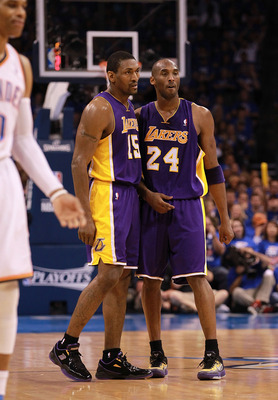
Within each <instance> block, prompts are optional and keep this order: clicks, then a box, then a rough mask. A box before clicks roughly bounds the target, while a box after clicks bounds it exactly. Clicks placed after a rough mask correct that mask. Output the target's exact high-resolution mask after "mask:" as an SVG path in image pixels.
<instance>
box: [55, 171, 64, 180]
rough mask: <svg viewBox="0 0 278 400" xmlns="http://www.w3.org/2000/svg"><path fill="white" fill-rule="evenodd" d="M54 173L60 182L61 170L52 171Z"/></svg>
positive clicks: (61, 177) (61, 178)
mask: <svg viewBox="0 0 278 400" xmlns="http://www.w3.org/2000/svg"><path fill="white" fill-rule="evenodd" d="M54 175H55V176H56V178H57V179H58V181H59V182H60V183H63V172H61V171H54Z"/></svg>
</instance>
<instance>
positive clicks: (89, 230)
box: [78, 215, 96, 247]
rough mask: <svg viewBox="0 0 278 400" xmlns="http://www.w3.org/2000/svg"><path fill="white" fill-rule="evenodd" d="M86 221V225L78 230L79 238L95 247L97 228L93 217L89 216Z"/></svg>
mask: <svg viewBox="0 0 278 400" xmlns="http://www.w3.org/2000/svg"><path fill="white" fill-rule="evenodd" d="M86 219H87V222H86V225H85V226H83V227H80V228H79V230H78V237H79V239H80V240H81V241H82V242H83V243H85V244H88V245H90V246H92V247H93V245H94V241H95V236H96V226H95V223H94V221H93V219H92V216H91V215H88V216H87V218H86Z"/></svg>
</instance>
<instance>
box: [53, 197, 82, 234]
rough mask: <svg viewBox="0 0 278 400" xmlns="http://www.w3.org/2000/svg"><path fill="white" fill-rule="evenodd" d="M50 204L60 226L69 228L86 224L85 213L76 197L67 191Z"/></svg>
mask: <svg viewBox="0 0 278 400" xmlns="http://www.w3.org/2000/svg"><path fill="white" fill-rule="evenodd" d="M52 204H53V208H54V213H55V215H56V217H57V218H58V221H59V222H60V224H61V226H62V227H68V228H70V229H71V228H78V227H82V226H85V225H86V218H85V213H84V210H83V208H82V206H81V204H80V201H79V200H78V199H77V197H74V196H73V195H71V194H69V193H66V194H62V195H61V196H59V197H57V198H56V199H55V200H53V203H52Z"/></svg>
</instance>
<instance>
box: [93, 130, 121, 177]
mask: <svg viewBox="0 0 278 400" xmlns="http://www.w3.org/2000/svg"><path fill="white" fill-rule="evenodd" d="M89 176H90V177H91V178H95V179H97V180H102V181H106V182H111V181H114V180H115V176H114V163H113V146H112V136H111V134H110V135H109V136H107V137H106V138H105V139H103V140H101V141H99V144H98V147H97V149H96V152H95V154H94V155H93V159H92V162H91V166H90V169H89Z"/></svg>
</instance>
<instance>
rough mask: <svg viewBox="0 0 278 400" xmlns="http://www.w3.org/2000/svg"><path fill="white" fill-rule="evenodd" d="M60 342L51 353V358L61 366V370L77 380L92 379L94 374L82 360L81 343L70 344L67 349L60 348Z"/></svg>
mask: <svg viewBox="0 0 278 400" xmlns="http://www.w3.org/2000/svg"><path fill="white" fill-rule="evenodd" d="M59 343H60V341H59V342H57V343H56V344H55V346H54V347H53V349H52V350H51V352H50V353H49V358H50V360H51V361H52V362H53V363H54V364H56V365H58V367H60V368H61V371H62V372H63V374H64V375H66V376H67V377H68V378H70V379H74V380H75V381H91V380H92V375H91V374H90V372H89V371H88V370H87V368H86V367H85V365H84V364H83V362H82V361H81V354H80V353H79V351H78V349H79V346H80V344H79V343H75V344H69V345H68V346H67V348H66V349H59Z"/></svg>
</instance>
